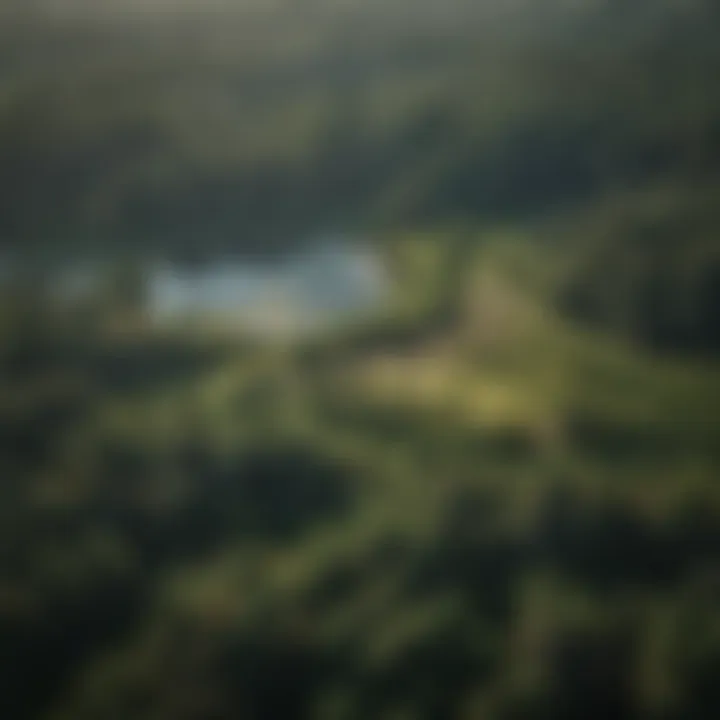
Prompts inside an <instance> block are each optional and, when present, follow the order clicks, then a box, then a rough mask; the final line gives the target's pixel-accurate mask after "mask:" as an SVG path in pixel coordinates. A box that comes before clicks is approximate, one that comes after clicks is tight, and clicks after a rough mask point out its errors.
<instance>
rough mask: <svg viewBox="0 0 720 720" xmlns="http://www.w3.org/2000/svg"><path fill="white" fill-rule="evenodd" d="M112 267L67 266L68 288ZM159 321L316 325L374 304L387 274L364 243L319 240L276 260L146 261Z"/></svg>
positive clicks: (74, 290) (87, 283)
mask: <svg viewBox="0 0 720 720" xmlns="http://www.w3.org/2000/svg"><path fill="white" fill-rule="evenodd" d="M106 271H107V268H104V269H103V268H102V267H101V266H99V265H97V264H93V263H87V262H86V263H76V264H75V265H73V267H72V268H70V269H69V270H67V271H65V272H64V273H63V274H61V276H60V279H59V282H58V287H59V288H60V292H61V294H62V295H64V296H66V297H69V296H77V295H81V294H83V293H86V292H88V291H90V290H91V289H92V288H93V286H94V285H95V284H97V282H98V280H99V279H100V278H102V277H103V276H104V275H105V274H106ZM145 272H146V275H145V277H146V282H147V296H148V300H147V313H148V316H149V317H150V319H151V320H152V321H153V322H157V323H168V322H177V321H184V320H188V319H195V320H198V319H200V320H202V319H207V320H219V319H222V321H223V322H228V321H230V322H231V323H236V324H237V325H238V326H239V327H240V326H244V327H246V328H251V329H255V330H261V331H262V330H270V331H273V330H280V331H282V330H283V329H287V330H289V329H293V330H295V331H297V330H302V329H309V328H311V327H317V326H319V325H323V324H328V323H337V322H341V321H343V320H346V319H350V318H352V317H356V316H360V315H363V314H366V313H368V312H370V311H372V310H373V309H374V308H376V307H377V306H378V305H379V304H380V303H381V301H382V299H383V297H384V296H385V294H386V291H387V287H388V282H387V277H386V273H385V270H384V267H383V265H382V262H381V261H380V259H379V257H378V256H377V255H376V254H374V253H373V252H372V250H371V249H370V248H369V247H367V246H364V245H361V244H359V243H352V242H348V241H342V240H334V241H328V242H323V243H318V244H316V245H314V246H311V247H310V248H307V249H305V250H303V251H302V252H298V253H296V254H294V255H291V256H286V257H284V258H281V259H276V260H274V261H272V262H265V263H260V262H252V261H249V260H241V259H239V258H222V259H221V258H218V259H215V260H213V261H210V262H207V263H204V264H201V265H197V266H192V267H190V266H186V265H180V264H176V263H172V262H160V263H153V264H151V265H148V266H147V267H146V268H145Z"/></svg>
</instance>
